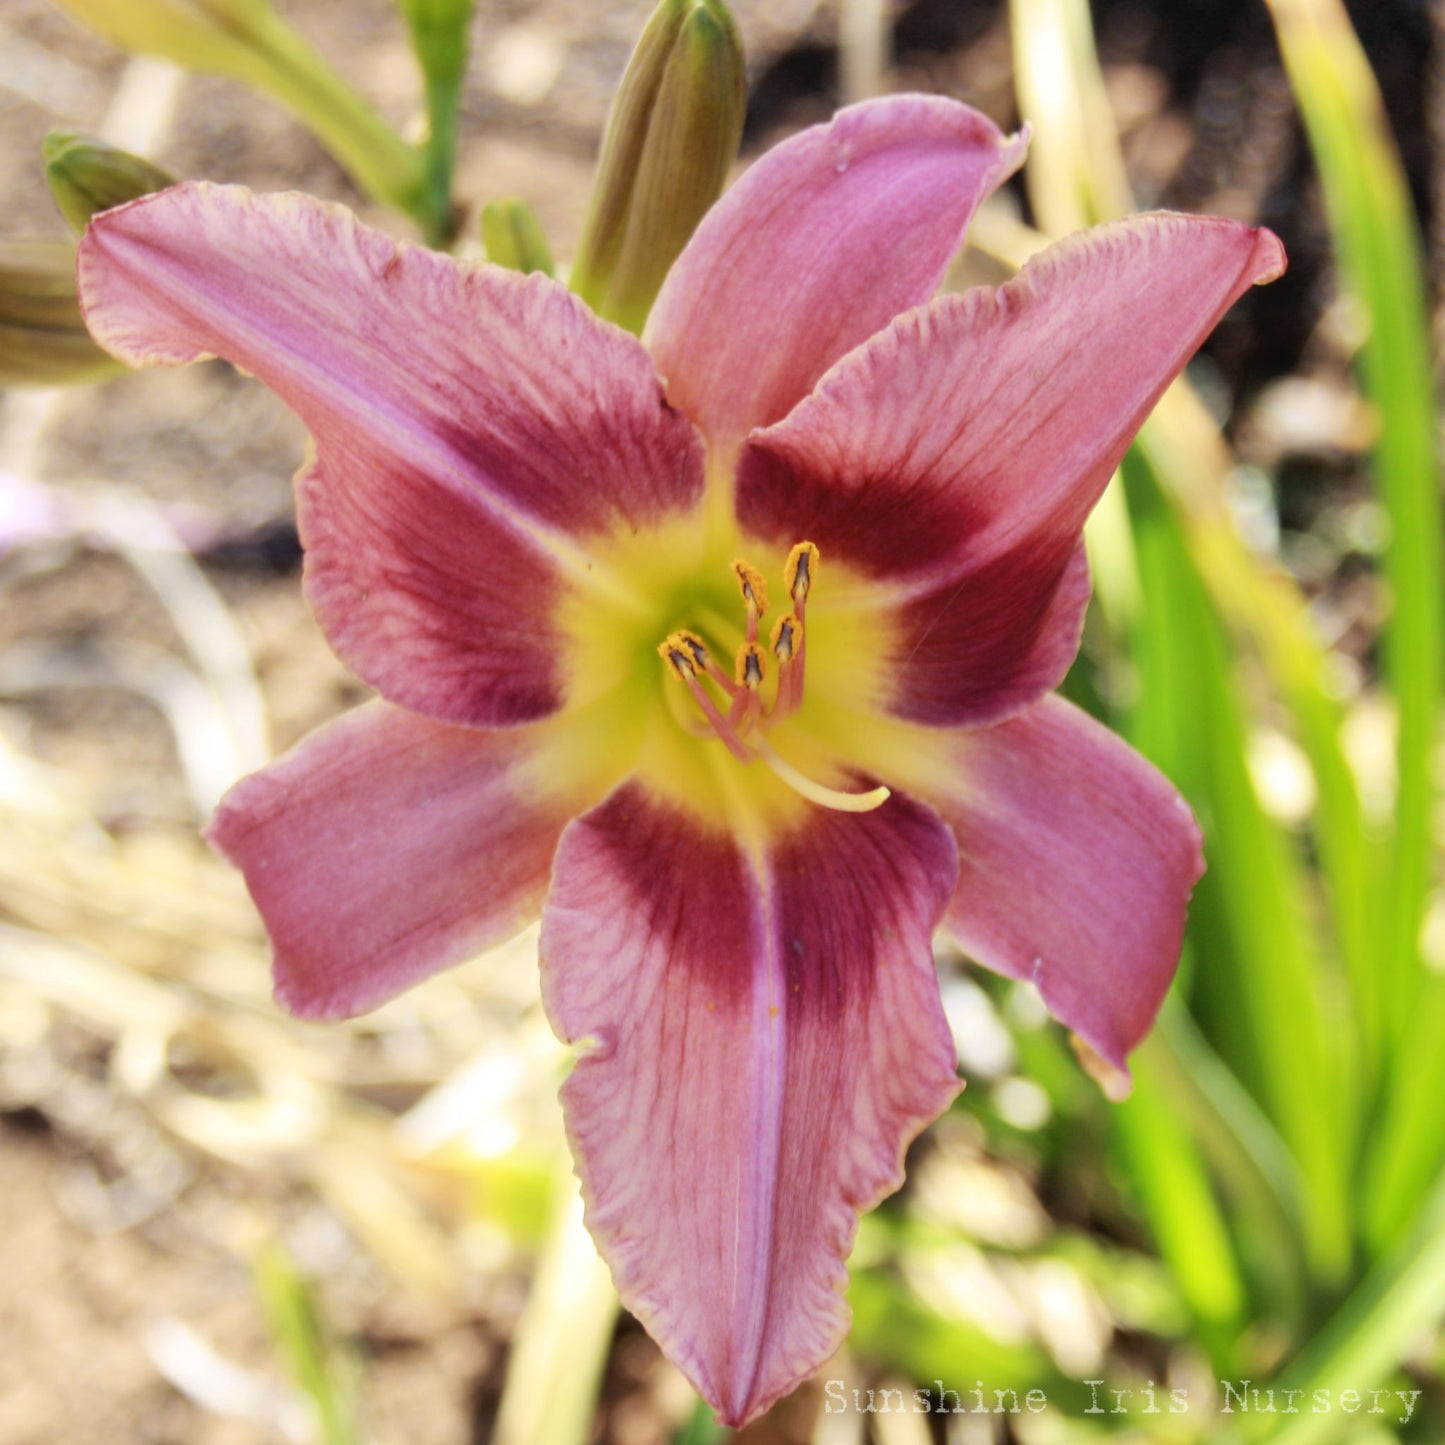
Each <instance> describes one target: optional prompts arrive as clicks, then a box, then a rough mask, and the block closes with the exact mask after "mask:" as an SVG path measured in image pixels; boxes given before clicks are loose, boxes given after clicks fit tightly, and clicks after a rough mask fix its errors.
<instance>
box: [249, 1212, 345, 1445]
mask: <svg viewBox="0 0 1445 1445" xmlns="http://www.w3.org/2000/svg"><path fill="white" fill-rule="evenodd" d="M252 1272H253V1275H254V1277H255V1281H256V1289H257V1293H258V1294H259V1295H260V1299H261V1307H262V1310H263V1311H264V1313H265V1316H266V1324H267V1326H268V1328H269V1329H270V1331H271V1338H272V1339H273V1340H274V1342H275V1345H276V1349H277V1352H278V1353H279V1354H280V1355H281V1358H282V1359H283V1360H284V1361H285V1364H286V1368H287V1371H288V1373H289V1374H290V1375H291V1378H292V1379H293V1380H294V1381H295V1383H296V1385H297V1387H298V1388H299V1389H300V1390H301V1392H302V1393H303V1394H304V1395H305V1396H306V1398H307V1399H308V1400H309V1401H310V1402H311V1404H312V1406H313V1407H314V1408H315V1410H316V1419H317V1424H318V1427H319V1429H320V1432H321V1439H322V1440H323V1441H324V1442H325V1445H361V1434H360V1430H359V1428H358V1425H357V1412H356V1372H355V1369H354V1367H353V1366H351V1365H349V1364H348V1363H347V1362H346V1361H345V1360H344V1359H343V1357H342V1356H341V1355H340V1354H339V1353H338V1352H337V1350H336V1349H335V1347H334V1346H333V1345H332V1343H331V1341H330V1340H329V1339H328V1338H327V1332H326V1330H325V1327H324V1325H323V1322H322V1316H321V1310H320V1306H319V1305H318V1303H317V1300H316V1297H315V1295H314V1294H313V1293H312V1291H311V1288H310V1286H309V1285H308V1284H307V1283H306V1281H305V1280H304V1279H303V1278H302V1277H301V1275H300V1274H299V1273H298V1272H297V1269H296V1266H295V1265H294V1264H293V1263H292V1262H291V1257H290V1255H289V1254H287V1252H286V1250H285V1249H284V1248H283V1247H282V1245H281V1244H279V1243H278V1242H276V1241H274V1240H273V1241H271V1242H270V1243H268V1244H266V1245H265V1246H263V1247H262V1248H261V1249H260V1250H259V1251H258V1252H257V1254H256V1257H255V1259H254V1260H253V1261H252Z"/></svg>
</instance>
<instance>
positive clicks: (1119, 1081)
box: [1069, 1034, 1134, 1104]
mask: <svg viewBox="0 0 1445 1445" xmlns="http://www.w3.org/2000/svg"><path fill="white" fill-rule="evenodd" d="M1069 1043H1070V1044H1071V1045H1072V1046H1073V1050H1074V1054H1075V1057H1077V1059H1078V1061H1079V1065H1080V1067H1081V1068H1082V1069H1083V1071H1084V1072H1085V1073H1086V1074H1087V1075H1088V1076H1089V1077H1090V1078H1091V1079H1092V1080H1093V1081H1094V1082H1095V1083H1096V1084H1097V1085H1098V1086H1099V1088H1100V1089H1102V1090H1103V1093H1104V1097H1105V1098H1106V1099H1107V1100H1108V1101H1109V1102H1110V1103H1111V1104H1122V1103H1123V1102H1124V1100H1125V1099H1127V1098H1128V1097H1129V1095H1130V1094H1132V1093H1133V1092H1134V1076H1133V1075H1132V1074H1131V1073H1130V1072H1129V1070H1128V1068H1127V1067H1125V1066H1124V1065H1122V1064H1115V1063H1112V1062H1111V1061H1110V1060H1108V1059H1106V1058H1105V1057H1104V1056H1103V1054H1101V1053H1100V1052H1099V1051H1098V1050H1097V1049H1096V1048H1094V1046H1093V1045H1092V1044H1090V1043H1089V1041H1088V1040H1087V1039H1085V1038H1082V1037H1081V1036H1080V1035H1078V1034H1070V1035H1069Z"/></svg>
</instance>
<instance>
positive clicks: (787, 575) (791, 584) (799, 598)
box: [783, 542, 818, 709]
mask: <svg viewBox="0 0 1445 1445" xmlns="http://www.w3.org/2000/svg"><path fill="white" fill-rule="evenodd" d="M817 580H818V549H817V547H816V546H815V545H814V544H813V543H812V542H799V543H798V544H797V546H795V547H794V548H793V550H792V551H791V552H789V553H788V561H787V564H786V565H785V566H784V568H783V581H784V582H785V583H787V587H788V592H789V594H790V595H791V597H792V599H793V615H794V616H795V617H796V618H797V619H798V629H799V637H798V644H797V647H796V649H795V650H794V653H793V666H792V669H791V670H792V673H793V676H792V678H791V679H790V685H791V688H792V696H793V707H794V708H795V709H796V708H797V707H799V706H800V705H801V703H802V701H803V683H804V680H805V679H806V677H807V668H808V657H807V651H806V648H805V643H806V640H807V634H806V630H805V628H804V619H805V617H806V616H807V607H808V592H809V591H810V590H811V588H812V586H813V583H814V582H816V581H817Z"/></svg>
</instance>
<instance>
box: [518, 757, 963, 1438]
mask: <svg viewBox="0 0 1445 1445" xmlns="http://www.w3.org/2000/svg"><path fill="white" fill-rule="evenodd" d="M954 869H955V855H954V847H953V841H952V839H951V838H950V837H949V834H948V830H947V829H946V828H945V827H944V826H943V825H942V824H941V823H940V822H939V820H938V818H937V817H936V816H935V815H934V814H933V813H932V812H930V811H929V810H928V809H926V808H923V807H920V806H919V805H918V804H916V803H912V802H909V801H907V800H906V799H903V798H899V797H897V796H895V797H894V798H892V799H890V800H889V801H888V802H887V803H886V804H884V806H883V807H882V808H880V809H879V810H878V811H877V812H873V813H868V814H865V815H849V816H844V815H842V814H837V813H829V812H827V811H826V810H823V809H814V810H810V812H809V814H808V817H807V820H806V824H805V826H803V827H801V828H798V829H795V830H794V831H792V832H790V833H785V834H783V835H781V836H779V837H777V838H774V839H772V840H771V841H769V842H766V843H764V844H762V845H760V851H759V853H758V855H757V856H756V857H752V856H750V855H749V854H748V853H746V852H745V851H744V849H743V848H742V847H741V846H740V845H739V844H738V842H737V841H735V839H734V838H733V837H731V836H730V835H728V834H726V833H714V832H710V831H708V830H706V829H705V828H703V827H702V826H701V825H700V824H699V823H698V822H697V821H696V820H695V819H693V818H691V817H689V816H688V815H687V814H685V813H683V812H681V811H678V810H676V809H675V808H673V807H671V806H670V805H668V804H665V803H663V802H661V801H660V800H657V799H655V798H654V797H653V796H652V795H651V794H649V793H648V792H647V791H646V790H645V789H644V788H643V787H642V786H641V785H639V784H637V783H631V784H627V785H625V786H624V787H622V788H621V789H619V790H618V791H617V792H616V793H614V794H613V795H612V796H611V797H610V798H608V799H607V801H606V802H604V803H602V804H601V805H600V806H599V807H597V808H596V809H594V810H593V811H592V812H591V813H589V814H588V815H586V816H585V817H583V818H581V819H579V820H578V821H577V822H576V823H574V824H573V825H572V826H571V827H570V828H569V829H568V831H567V832H566V833H565V834H564V835H563V839H562V843H561V846H560V848H559V850H558V854H557V863H556V869H555V881H554V883H553V887H552V892H551V894H550V896H549V898H548V902H547V907H546V910H545V912H544V914H543V919H542V986H543V1001H544V1003H545V1004H546V1007H547V1011H548V1015H549V1017H550V1018H551V1020H552V1023H553V1026H554V1027H555V1028H556V1029H557V1031H558V1033H559V1034H561V1036H562V1037H563V1038H564V1039H568V1040H572V1041H574V1042H577V1043H579V1044H580V1045H581V1047H582V1052H581V1057H580V1058H579V1060H578V1062H577V1065H576V1067H575V1069H574V1070H573V1073H572V1075H571V1077H570V1078H569V1079H568V1081H567V1083H566V1085H565V1086H564V1088H563V1090H562V1102H563V1107H564V1110H565V1112H566V1117H567V1124H568V1130H569V1133H570V1136H571V1139H572V1143H573V1150H574V1155H575V1157H576V1159H577V1167H578V1172H579V1174H580V1175H581V1177H582V1181H583V1187H584V1193H585V1197H586V1200H587V1220H588V1225H589V1228H590V1229H591V1230H592V1233H593V1237H594V1238H595V1239H596V1241H597V1243H598V1247H599V1248H600V1249H601V1251H602V1254H603V1256H604V1258H606V1259H607V1261H608V1263H609V1264H610V1265H611V1267H612V1272H613V1277H614V1279H615V1280H616V1282H617V1287H618V1291H619V1293H620V1294H621V1296H622V1300H623V1303H624V1304H626V1305H627V1307H628V1308H629V1309H631V1310H632V1311H633V1312H634V1313H635V1314H636V1315H637V1316H638V1317H639V1318H640V1319H641V1320H642V1322H643V1324H644V1325H646V1327H647V1329H648V1331H649V1332H650V1333H651V1334H652V1336H653V1338H654V1339H656V1340H657V1341H658V1342H659V1343H660V1344H661V1345H662V1347H663V1349H664V1350H666V1351H667V1353H668V1355H669V1356H670V1357H671V1358H672V1359H673V1360H675V1361H676V1362H677V1363H678V1365H679V1366H680V1367H681V1368H682V1369H683V1370H684V1371H685V1372H686V1373H687V1374H688V1376H689V1377H690V1378H691V1379H692V1381H693V1383H694V1384H695V1385H696V1386H697V1388H698V1390H699V1391H700V1392H701V1393H702V1394H703V1395H704V1396H705V1397H706V1398H707V1399H708V1400H709V1401H710V1402H711V1403H712V1404H713V1406H714V1407H715V1408H716V1409H717V1410H718V1412H719V1414H720V1416H721V1418H722V1419H723V1420H724V1421H726V1422H727V1423H729V1424H733V1425H740V1424H742V1423H743V1422H744V1421H746V1420H748V1419H751V1418H752V1417H753V1416H755V1415H757V1414H759V1413H761V1412H762V1411H763V1410H765V1409H766V1408H767V1407H768V1405H770V1404H771V1403H772V1402H773V1401H774V1400H776V1399H777V1398H778V1397H779V1396H781V1395H783V1394H785V1393H786V1392H787V1391H788V1390H790V1389H791V1388H792V1387H793V1386H794V1385H796V1384H797V1383H798V1382H799V1381H800V1380H801V1379H803V1378H804V1377H805V1376H806V1375H808V1374H809V1373H810V1372H811V1371H812V1370H814V1369H815V1368H816V1367H817V1366H818V1365H819V1364H820V1363H822V1361H823V1360H825V1359H826V1358H827V1357H828V1356H829V1355H830V1354H831V1353H832V1352H833V1350H834V1349H835V1348H836V1347H837V1345H838V1343H839V1341H840V1340H841V1339H842V1337H843V1335H844V1333H845V1331H846V1328H847V1324H848V1309H847V1305H846V1304H845V1302H844V1299H843V1289H844V1285H845V1283H846V1279H847V1273H846V1270H845V1269H844V1265H843V1261H844V1259H845V1258H846V1257H847V1254H848V1252H849V1250H850V1248H851V1247H852V1242H853V1236H854V1232H855V1229H856V1226H857V1216H858V1213H859V1211H861V1210H865V1209H869V1208H871V1207H872V1206H873V1205H874V1204H876V1203H877V1202H878V1200H879V1199H881V1198H882V1197H883V1196H884V1195H886V1194H888V1193H890V1192H891V1191H892V1190H894V1189H896V1188H897V1187H898V1185H899V1183H900V1182H901V1181H902V1156H903V1150H904V1148H905V1147H906V1145H907V1144H908V1142H909V1140H910V1139H912V1138H913V1137H914V1135H916V1134H917V1133H918V1131H919V1130H920V1129H921V1128H922V1127H923V1126H924V1125H925V1124H926V1123H928V1121H929V1120H931V1119H933V1118H934V1117H935V1116H936V1115H937V1114H939V1113H940V1112H941V1111H942V1110H943V1109H944V1108H946V1107H947V1105H948V1103H949V1101H950V1100H951V1099H952V1098H953V1097H954V1095H955V1094H956V1093H957V1091H958V1087H959V1085H958V1081H957V1078H956V1077H955V1072H954V1068H955V1060H954V1051H953V1045H952V1042H951V1040H950V1036H949V1032H948V1028H947V1026H946V1023H945V1021H944V1017H943V1012H942V1007H941V1004H940V1002H939V995H938V980H937V976H936V975H935V973H934V967H933V957H932V952H931V948H930V939H931V936H932V932H933V928H934V925H935V923H936V921H937V919H938V916H939V914H940V911H941V909H942V907H943V904H944V902H945V901H946V899H947V897H948V894H949V892H950V890H951V888H952V886H953V880H954Z"/></svg>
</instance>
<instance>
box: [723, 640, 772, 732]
mask: <svg viewBox="0 0 1445 1445" xmlns="http://www.w3.org/2000/svg"><path fill="white" fill-rule="evenodd" d="M736 675H737V680H738V695H737V697H736V698H734V699H733V706H732V711H731V712H730V713H729V714H728V721H729V722H733V723H736V724H737V725H738V736H739V737H746V736H747V735H748V733H749V732H751V731H752V729H753V728H754V727H755V726H756V725H757V724H758V723H759V722H760V721H761V720H762V716H763V699H762V694H761V692H760V689H761V688H762V685H763V676H764V669H763V649H762V648H761V647H759V646H758V644H757V643H756V642H745V643H743V645H742V646H741V647H740V648H738V658H737V674H736Z"/></svg>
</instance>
